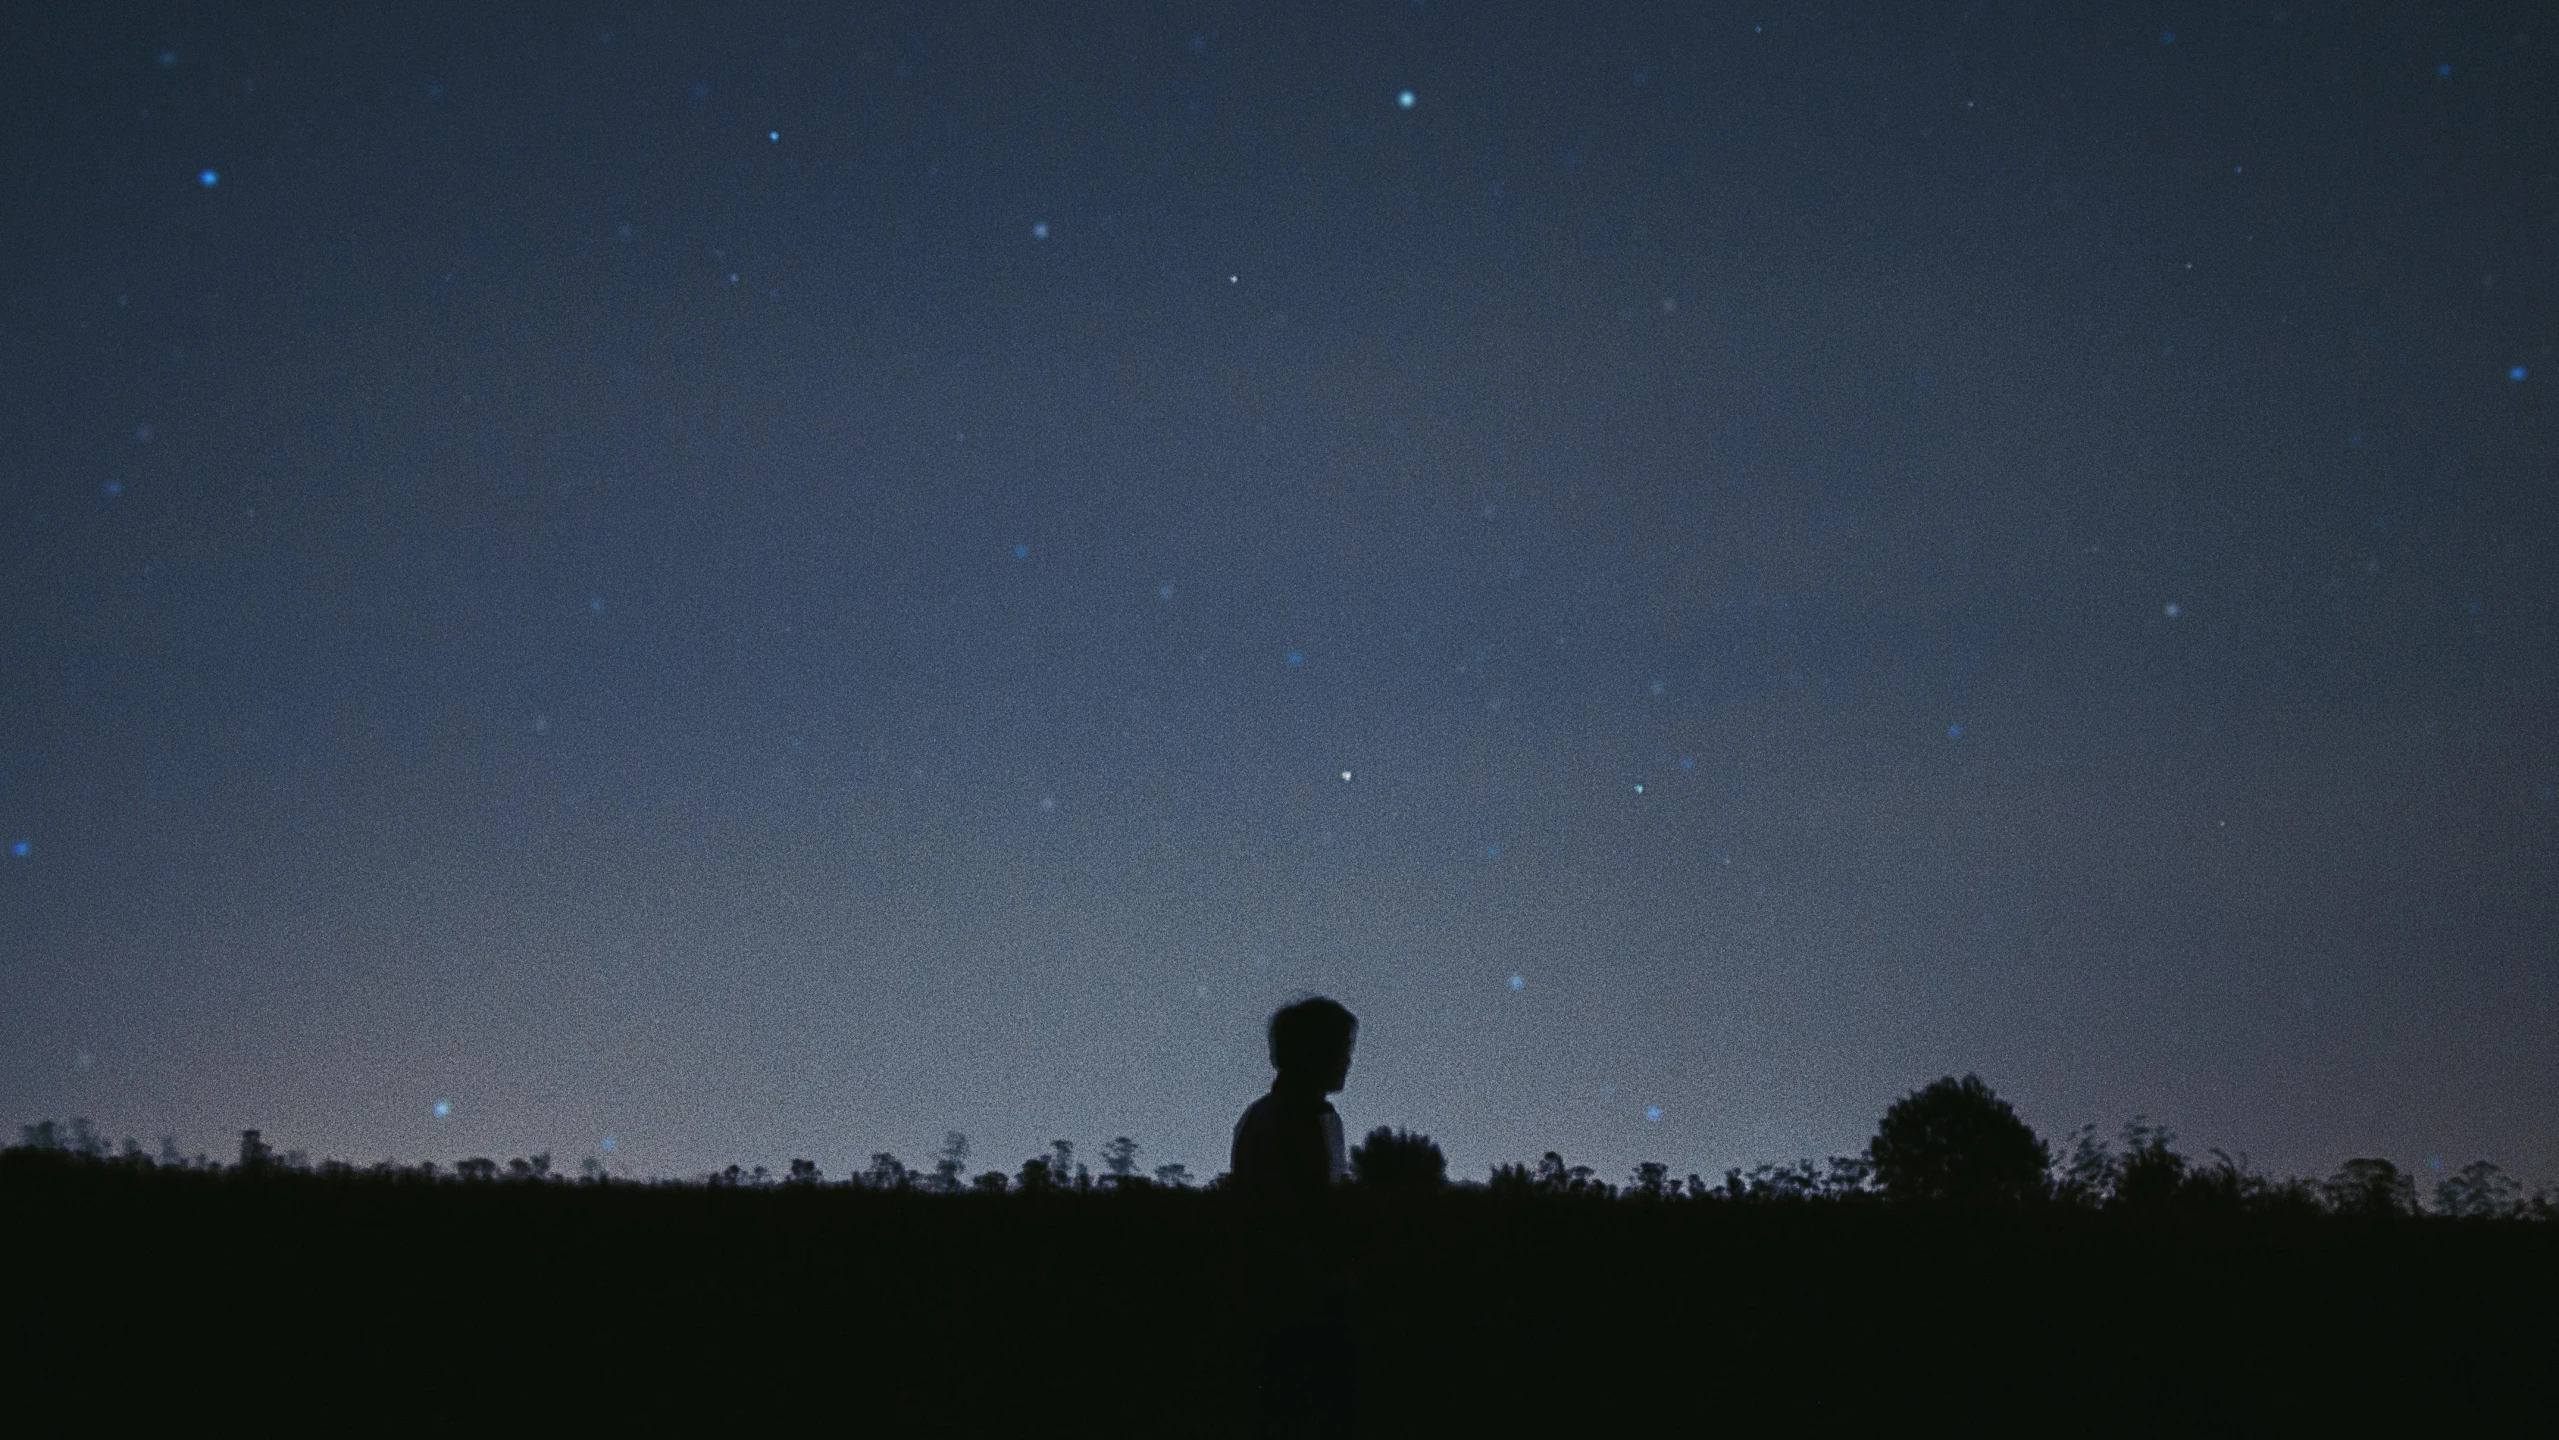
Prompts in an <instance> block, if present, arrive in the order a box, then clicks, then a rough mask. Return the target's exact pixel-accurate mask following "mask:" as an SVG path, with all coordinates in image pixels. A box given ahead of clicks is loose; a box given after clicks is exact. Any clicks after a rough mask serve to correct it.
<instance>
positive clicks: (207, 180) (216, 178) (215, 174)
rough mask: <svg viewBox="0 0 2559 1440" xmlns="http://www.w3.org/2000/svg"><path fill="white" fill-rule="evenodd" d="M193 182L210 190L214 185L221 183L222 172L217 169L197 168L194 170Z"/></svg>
mask: <svg viewBox="0 0 2559 1440" xmlns="http://www.w3.org/2000/svg"><path fill="white" fill-rule="evenodd" d="M195 183H197V184H198V185H201V186H203V187H204V188H205V189H207V190H210V189H212V188H213V187H214V186H216V185H219V184H221V183H222V172H221V171H219V170H198V171H197V172H195Z"/></svg>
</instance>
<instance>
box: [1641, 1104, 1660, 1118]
mask: <svg viewBox="0 0 2559 1440" xmlns="http://www.w3.org/2000/svg"><path fill="white" fill-rule="evenodd" d="M1644 1118H1645V1119H1647V1120H1659V1119H1661V1118H1662V1107H1660V1106H1659V1105H1647V1106H1645V1107H1644Z"/></svg>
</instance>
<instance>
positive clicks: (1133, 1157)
mask: <svg viewBox="0 0 2559 1440" xmlns="http://www.w3.org/2000/svg"><path fill="white" fill-rule="evenodd" d="M1139 1148H1140V1147H1139V1145H1138V1143H1137V1142H1136V1141H1134V1140H1131V1139H1130V1138H1128V1137H1127V1136H1125V1135H1115V1136H1113V1137H1111V1142H1110V1143H1109V1144H1107V1145H1104V1146H1103V1147H1102V1173H1103V1176H1104V1178H1105V1179H1106V1180H1107V1181H1108V1183H1110V1184H1112V1185H1114V1186H1118V1185H1126V1184H1128V1183H1129V1182H1131V1181H1133V1180H1136V1179H1138V1178H1139V1177H1138V1172H1137V1152H1138V1150H1139Z"/></svg>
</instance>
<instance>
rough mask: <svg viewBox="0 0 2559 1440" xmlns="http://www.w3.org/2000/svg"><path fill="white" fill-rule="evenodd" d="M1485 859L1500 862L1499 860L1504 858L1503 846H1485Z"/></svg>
mask: <svg viewBox="0 0 2559 1440" xmlns="http://www.w3.org/2000/svg"><path fill="white" fill-rule="evenodd" d="M1484 858H1485V859H1487V860H1499V859H1501V858H1502V847H1501V846H1499V845H1487V846H1485V847H1484Z"/></svg>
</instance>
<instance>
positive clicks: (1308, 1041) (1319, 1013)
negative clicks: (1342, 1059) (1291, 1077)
mask: <svg viewBox="0 0 2559 1440" xmlns="http://www.w3.org/2000/svg"><path fill="white" fill-rule="evenodd" d="M1358 1034H1359V1017H1358V1016H1356V1015H1353V1014H1352V1013H1351V1012H1350V1011H1348V1010H1346V1009H1344V1008H1342V1005H1341V1002H1340V1001H1337V1000H1327V999H1325V998H1324V997H1323V996H1321V995H1317V996H1314V997H1312V998H1310V999H1305V1000H1300V1001H1298V1002H1297V1003H1296V1004H1294V1005H1283V1006H1281V1007H1280V1009H1279V1010H1278V1011H1277V1012H1276V1013H1274V1014H1273V1015H1272V1016H1271V1064H1272V1065H1273V1066H1275V1067H1277V1068H1278V1069H1279V1071H1280V1073H1281V1074H1288V1073H1289V1072H1291V1071H1305V1070H1321V1069H1323V1068H1324V1067H1325V1066H1327V1065H1330V1064H1332V1063H1333V1060H1334V1059H1335V1057H1337V1056H1340V1055H1344V1054H1347V1053H1349V1051H1350V1048H1351V1039H1352V1037H1354V1036H1356V1035H1358Z"/></svg>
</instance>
